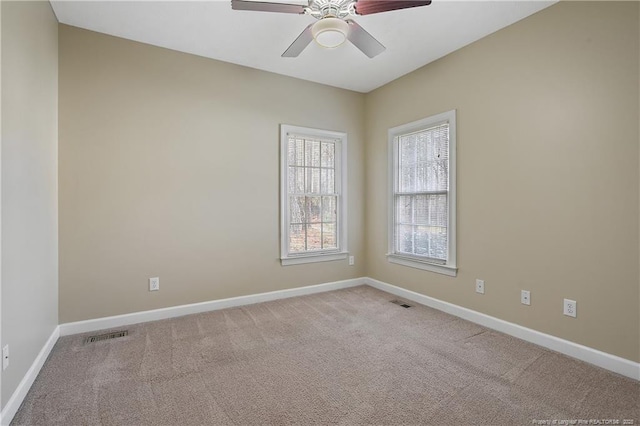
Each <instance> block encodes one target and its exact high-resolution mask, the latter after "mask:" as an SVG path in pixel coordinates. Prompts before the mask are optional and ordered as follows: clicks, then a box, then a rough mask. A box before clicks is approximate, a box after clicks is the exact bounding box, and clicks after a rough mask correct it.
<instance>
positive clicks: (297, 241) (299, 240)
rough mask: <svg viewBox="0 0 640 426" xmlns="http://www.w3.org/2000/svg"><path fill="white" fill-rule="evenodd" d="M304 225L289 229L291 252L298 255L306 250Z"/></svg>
mask: <svg viewBox="0 0 640 426" xmlns="http://www.w3.org/2000/svg"><path fill="white" fill-rule="evenodd" d="M304 229H305V226H304V225H291V226H290V227H289V251H290V252H291V253H297V252H301V251H304V250H305V245H304V240H305V234H304Z"/></svg>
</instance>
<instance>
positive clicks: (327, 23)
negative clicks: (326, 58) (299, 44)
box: [311, 17, 349, 49]
mask: <svg viewBox="0 0 640 426" xmlns="http://www.w3.org/2000/svg"><path fill="white" fill-rule="evenodd" d="M311 33H312V34H313V38H314V39H315V41H316V42H317V43H318V44H319V45H320V46H322V47H327V48H330V49H332V48H334V47H338V46H340V45H341V44H342V43H344V42H345V40H346V39H347V36H348V34H349V24H347V23H346V22H345V21H343V20H342V19H338V18H333V17H328V18H323V19H321V20H319V21H318V22H316V23H315V24H314V25H313V27H311Z"/></svg>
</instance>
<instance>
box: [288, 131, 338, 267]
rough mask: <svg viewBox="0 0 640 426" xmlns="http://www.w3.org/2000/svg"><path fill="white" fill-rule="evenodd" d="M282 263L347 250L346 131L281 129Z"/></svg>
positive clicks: (334, 256)
mask: <svg viewBox="0 0 640 426" xmlns="http://www.w3.org/2000/svg"><path fill="white" fill-rule="evenodd" d="M280 139H281V142H280V143H281V148H280V149H281V151H280V155H281V167H280V194H281V197H280V199H281V206H280V212H281V213H280V216H281V244H280V246H281V254H280V257H281V262H282V265H294V264H299V263H308V262H323V261H328V260H339V259H345V258H346V257H347V247H346V242H347V238H346V226H345V225H346V199H345V188H346V173H345V167H344V164H345V158H346V145H347V135H346V133H339V132H331V131H326V130H317V129H309V128H304V127H295V126H288V125H284V124H283V125H281V126H280Z"/></svg>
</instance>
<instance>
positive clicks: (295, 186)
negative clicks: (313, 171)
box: [289, 167, 304, 194]
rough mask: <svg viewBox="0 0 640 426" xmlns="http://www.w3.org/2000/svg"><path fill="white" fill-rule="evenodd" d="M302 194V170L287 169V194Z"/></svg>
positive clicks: (297, 168) (301, 168) (300, 168)
mask: <svg viewBox="0 0 640 426" xmlns="http://www.w3.org/2000/svg"><path fill="white" fill-rule="evenodd" d="M302 193H304V168H303V167H289V194H302Z"/></svg>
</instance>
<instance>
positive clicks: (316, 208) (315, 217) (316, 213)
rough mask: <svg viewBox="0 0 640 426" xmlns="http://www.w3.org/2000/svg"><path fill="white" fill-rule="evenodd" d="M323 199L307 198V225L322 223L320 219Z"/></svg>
mask: <svg viewBox="0 0 640 426" xmlns="http://www.w3.org/2000/svg"><path fill="white" fill-rule="evenodd" d="M321 202H322V197H307V216H306V219H307V220H306V221H307V223H313V222H322V220H321V218H320V214H321V213H322V211H321V207H322V206H321Z"/></svg>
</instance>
